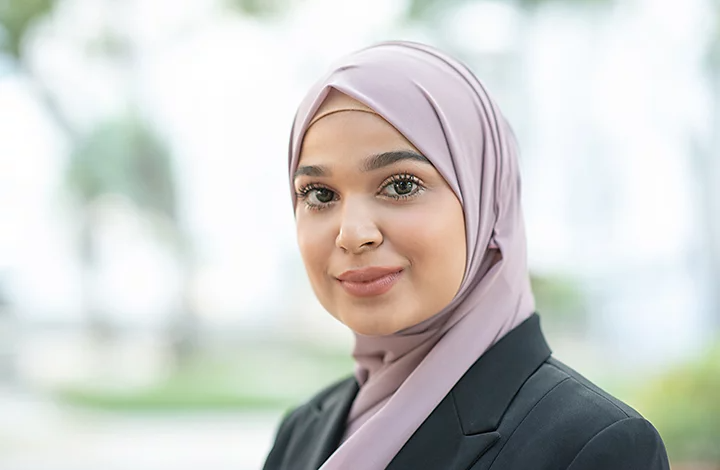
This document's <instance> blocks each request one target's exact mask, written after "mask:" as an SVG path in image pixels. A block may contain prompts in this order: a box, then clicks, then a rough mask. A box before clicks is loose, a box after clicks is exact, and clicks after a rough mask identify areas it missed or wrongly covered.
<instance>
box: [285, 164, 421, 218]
mask: <svg viewBox="0 0 720 470" xmlns="http://www.w3.org/2000/svg"><path fill="white" fill-rule="evenodd" d="M395 183H413V184H415V186H416V187H415V189H414V190H413V191H412V192H411V193H410V194H399V195H397V196H386V197H389V198H391V199H394V200H396V201H402V200H407V199H411V198H414V197H416V196H418V195H419V194H420V193H422V192H423V191H424V190H425V186H423V184H422V182H421V181H420V178H418V177H417V176H415V175H413V174H410V173H401V174H396V175H392V176H390V177H388V178H386V179H385V181H383V182H382V184H381V185H380V188H381V189H380V191H379V192H378V194H379V193H380V192H382V190H384V189H385V188H387V187H388V186H390V185H392V184H395ZM319 189H320V190H326V191H329V192H331V193H333V200H332V201H330V202H327V203H322V204H315V203H312V202H310V201H309V200H308V198H309V196H310V194H311V193H312V191H316V190H319ZM295 196H296V197H297V198H298V200H301V201H303V202H304V203H305V206H306V207H307V208H308V209H310V210H316V211H319V210H323V209H326V208H327V207H328V206H329V205H330V204H331V203H332V202H333V201H335V200H337V194H336V193H335V191H333V190H332V189H330V188H328V187H327V186H325V185H322V184H319V183H308V184H306V185H304V186H302V187H301V188H300V189H298V190H297V191H296V192H295Z"/></svg>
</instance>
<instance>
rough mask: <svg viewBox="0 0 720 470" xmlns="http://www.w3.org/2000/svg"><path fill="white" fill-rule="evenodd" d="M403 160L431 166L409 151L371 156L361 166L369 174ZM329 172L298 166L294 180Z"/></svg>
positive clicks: (325, 168)
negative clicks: (299, 177)
mask: <svg viewBox="0 0 720 470" xmlns="http://www.w3.org/2000/svg"><path fill="white" fill-rule="evenodd" d="M404 160H412V161H416V162H420V163H426V164H428V165H432V163H430V160H428V159H427V158H426V157H425V156H423V155H420V154H419V153H417V152H413V151H410V150H393V151H390V152H383V153H379V154H377V155H373V156H371V157H369V158H367V159H366V160H365V161H364V162H363V164H362V170H363V171H366V172H369V171H375V170H379V169H380V168H384V167H386V166H390V165H392V164H394V163H397V162H401V161H404ZM329 175H330V170H329V169H328V168H327V167H326V166H323V165H305V166H300V167H298V169H297V170H296V171H295V175H294V178H297V177H298V176H329Z"/></svg>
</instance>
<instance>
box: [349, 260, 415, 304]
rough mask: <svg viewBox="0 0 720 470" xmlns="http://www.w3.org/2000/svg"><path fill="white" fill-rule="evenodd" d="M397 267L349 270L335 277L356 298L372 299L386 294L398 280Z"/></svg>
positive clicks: (399, 268) (400, 270) (400, 273)
mask: <svg viewBox="0 0 720 470" xmlns="http://www.w3.org/2000/svg"><path fill="white" fill-rule="evenodd" d="M402 271H403V268H401V267H399V266H389V267H380V266H374V267H368V268H361V269H351V270H349V271H345V272H344V273H342V274H341V275H339V276H338V277H337V279H338V281H340V285H341V286H342V287H343V289H345V291H346V292H347V293H348V294H350V295H354V296H356V297H372V296H376V295H381V294H384V293H386V292H388V291H389V290H390V289H392V288H393V286H394V285H395V283H396V282H397V281H398V279H400V276H401V275H402Z"/></svg>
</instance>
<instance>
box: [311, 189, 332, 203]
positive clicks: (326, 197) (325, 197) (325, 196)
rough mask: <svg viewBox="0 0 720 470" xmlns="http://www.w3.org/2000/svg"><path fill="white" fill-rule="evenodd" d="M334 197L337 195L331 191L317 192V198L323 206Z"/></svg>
mask: <svg viewBox="0 0 720 470" xmlns="http://www.w3.org/2000/svg"><path fill="white" fill-rule="evenodd" d="M334 196H335V194H334V193H333V192H332V191H330V190H329V189H325V188H318V189H316V190H315V198H316V199H317V200H318V201H319V202H322V203H323V204H326V203H328V202H331V201H332V200H333V197H334Z"/></svg>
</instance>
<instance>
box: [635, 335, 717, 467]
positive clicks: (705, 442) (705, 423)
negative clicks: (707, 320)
mask: <svg viewBox="0 0 720 470" xmlns="http://www.w3.org/2000/svg"><path fill="white" fill-rule="evenodd" d="M636 400H637V403H638V405H637V408H638V410H639V411H641V412H642V413H643V415H645V417H646V418H647V419H648V420H650V421H651V422H652V423H653V424H654V425H655V426H656V427H657V429H658V431H659V432H660V435H661V436H662V438H663V440H664V441H665V445H666V446H667V450H668V454H669V455H670V458H671V460H672V461H674V462H682V461H694V462H696V461H700V462H707V463H712V464H715V465H718V466H720V341H718V342H717V343H716V345H715V347H714V348H712V349H711V350H710V351H708V353H707V354H704V355H703V356H702V357H700V358H698V359H696V360H694V361H691V362H687V363H683V364H679V365H677V366H675V367H673V368H671V369H669V370H667V371H666V372H665V373H663V374H662V375H661V376H659V377H657V378H655V379H654V380H651V381H649V382H647V383H645V384H644V385H643V386H642V387H641V388H640V389H639V391H638V392H637V398H636Z"/></svg>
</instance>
